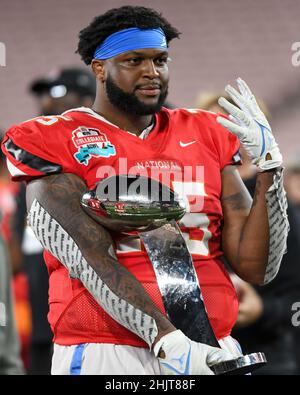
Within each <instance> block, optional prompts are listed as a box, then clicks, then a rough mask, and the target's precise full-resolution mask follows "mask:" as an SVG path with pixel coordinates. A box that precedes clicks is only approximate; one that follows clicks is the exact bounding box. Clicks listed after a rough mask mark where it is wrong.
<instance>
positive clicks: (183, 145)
mask: <svg viewBox="0 0 300 395" xmlns="http://www.w3.org/2000/svg"><path fill="white" fill-rule="evenodd" d="M195 142H196V141H195V140H194V141H190V142H189V143H183V142H182V141H179V145H180V147H182V148H184V147H188V146H189V145H191V144H194V143H195Z"/></svg>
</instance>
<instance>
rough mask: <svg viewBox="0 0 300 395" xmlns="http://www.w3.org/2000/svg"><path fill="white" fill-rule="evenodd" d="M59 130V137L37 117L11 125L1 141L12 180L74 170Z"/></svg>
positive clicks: (76, 171) (74, 165)
mask: <svg viewBox="0 0 300 395" xmlns="http://www.w3.org/2000/svg"><path fill="white" fill-rule="evenodd" d="M61 134H62V138H59V136H58V133H57V130H55V131H54V130H53V129H52V128H50V127H47V126H43V125H41V124H39V123H38V122H37V121H30V122H27V123H24V124H21V125H17V126H12V127H11V128H10V129H9V130H8V131H7V132H6V134H5V136H4V140H3V142H2V151H3V152H4V154H5V155H6V158H7V167H8V170H9V172H10V174H11V178H12V180H13V181H23V180H25V181H30V180H31V179H33V178H38V177H43V176H47V175H52V174H57V173H75V174H76V173H77V174H78V168H77V167H76V164H74V158H73V157H72V154H71V152H69V150H68V145H67V143H66V141H65V140H64V138H63V131H62V133H61ZM78 175H79V176H82V175H81V174H78Z"/></svg>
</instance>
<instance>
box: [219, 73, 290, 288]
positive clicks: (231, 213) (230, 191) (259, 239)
mask: <svg viewBox="0 0 300 395" xmlns="http://www.w3.org/2000/svg"><path fill="white" fill-rule="evenodd" d="M237 84H238V88H239V92H238V91H237V90H235V89H234V88H232V87H231V86H229V85H228V86H227V87H226V88H225V90H226V92H227V93H228V94H229V95H230V96H231V98H232V100H233V101H234V103H236V106H235V105H233V104H231V103H229V102H228V101H227V100H226V99H224V98H220V99H219V104H220V105H221V106H222V107H224V108H225V109H226V110H227V111H228V112H229V114H230V115H229V119H230V120H228V119H225V118H224V117H218V118H217V121H218V122H219V123H220V124H221V125H223V126H225V127H226V128H227V129H228V130H229V131H230V132H232V133H233V134H235V135H236V136H237V137H238V138H239V139H240V141H241V143H242V144H243V147H244V148H245V150H246V151H247V153H248V155H249V156H250V157H251V159H252V162H253V163H254V164H256V165H257V167H258V175H257V181H256V189H255V194H254V199H253V203H252V205H251V206H250V203H249V202H250V201H249V197H248V198H247V195H246V192H245V188H243V187H242V185H241V180H240V178H239V175H238V173H237V170H235V169H234V168H233V167H226V168H225V169H224V170H223V172H222V182H223V185H222V188H223V192H222V205H223V210H224V222H225V228H224V234H223V245H224V251H225V253H226V255H227V257H228V258H229V261H230V263H231V264H232V266H233V267H234V269H235V270H236V272H237V273H238V274H239V275H240V276H241V277H242V278H244V279H245V280H247V281H249V282H253V283H258V284H266V283H268V282H270V281H271V280H272V279H273V278H274V277H275V276H276V274H277V272H278V270H279V267H280V263H281V259H282V256H283V254H284V253H285V251H286V240H287V234H288V230H289V223H288V219H287V212H286V209H287V200H286V194H285V191H284V188H283V169H282V167H281V165H282V155H281V153H280V151H279V148H278V145H277V143H276V141H275V138H274V136H273V134H272V131H271V127H270V125H269V123H268V121H267V119H266V117H265V115H264V114H263V112H262V111H261V110H260V108H259V106H258V104H257V102H256V100H255V97H254V95H253V94H252V92H251V91H250V89H249V87H248V86H247V84H246V83H245V82H244V81H243V80H241V79H240V78H239V79H238V80H237ZM230 227H231V228H230Z"/></svg>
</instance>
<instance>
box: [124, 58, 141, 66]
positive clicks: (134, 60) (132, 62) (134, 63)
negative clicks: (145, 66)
mask: <svg viewBox="0 0 300 395" xmlns="http://www.w3.org/2000/svg"><path fill="white" fill-rule="evenodd" d="M142 60H143V59H142V58H139V57H134V58H129V59H126V60H125V62H126V63H127V64H129V65H130V66H137V65H139V64H141V62H142Z"/></svg>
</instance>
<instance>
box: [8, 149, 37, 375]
mask: <svg viewBox="0 0 300 395" xmlns="http://www.w3.org/2000/svg"><path fill="white" fill-rule="evenodd" d="M19 191H20V185H19V186H18V185H17V186H16V185H15V184H14V183H12V182H11V180H10V176H9V172H8V169H7V166H6V163H5V156H4V155H3V154H2V152H1V153H0V211H1V219H0V233H1V235H2V238H3V242H4V243H5V245H6V248H7V254H8V262H9V265H10V269H11V271H12V274H13V277H12V292H13V296H14V298H13V299H14V304H13V310H14V315H15V319H16V327H17V333H18V336H19V338H20V342H21V356H22V360H23V363H24V367H25V368H27V367H28V360H29V339H30V331H31V310H30V304H29V297H28V282H27V276H26V274H25V273H24V271H23V270H22V251H21V243H20V239H19V238H18V235H17V234H16V233H15V232H14V226H13V223H14V218H15V215H16V209H17V206H16V196H17V195H18V193H19Z"/></svg>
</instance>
